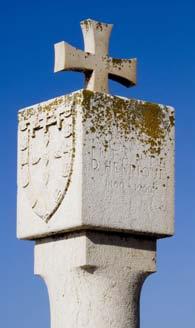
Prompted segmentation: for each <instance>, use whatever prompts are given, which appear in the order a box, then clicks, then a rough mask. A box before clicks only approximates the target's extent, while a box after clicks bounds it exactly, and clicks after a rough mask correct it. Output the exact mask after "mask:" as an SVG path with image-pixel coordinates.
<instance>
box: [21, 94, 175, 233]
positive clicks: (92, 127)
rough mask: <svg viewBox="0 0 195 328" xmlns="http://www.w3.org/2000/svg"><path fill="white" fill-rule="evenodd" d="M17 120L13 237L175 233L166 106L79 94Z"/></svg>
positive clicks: (169, 121) (171, 144)
mask: <svg viewBox="0 0 195 328" xmlns="http://www.w3.org/2000/svg"><path fill="white" fill-rule="evenodd" d="M18 116H19V128H18V199H17V206H18V215H17V216H18V217H17V236H18V238H22V239H36V238H40V237H41V236H48V235H51V234H54V233H55V234H56V233H62V232H64V231H69V230H79V229H91V228H93V229H100V230H113V231H126V232H130V233H136V234H147V235H153V236H156V237H162V236H167V235H172V234H173V232H174V219H173V217H174V110H173V109H172V108H170V107H168V106H162V105H157V104H152V103H148V102H143V101H139V100H132V99H127V98H120V97H116V96H110V95H107V94H104V93H98V92H91V91H87V90H80V91H77V92H75V93H72V94H70V95H66V96H62V97H58V98H55V99H52V100H49V101H47V102H43V103H41V104H38V105H34V106H31V107H29V108H25V109H24V110H21V111H20V112H19V115H18Z"/></svg>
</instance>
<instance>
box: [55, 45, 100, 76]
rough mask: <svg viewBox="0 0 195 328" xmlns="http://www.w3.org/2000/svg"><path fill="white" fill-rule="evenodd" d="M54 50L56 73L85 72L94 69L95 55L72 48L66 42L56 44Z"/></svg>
mask: <svg viewBox="0 0 195 328" xmlns="http://www.w3.org/2000/svg"><path fill="white" fill-rule="evenodd" d="M54 50H55V66H54V72H60V71H66V70H70V71H78V72H79V71H80V72H85V71H89V70H92V69H93V57H94V55H93V54H90V53H86V52H84V51H82V50H79V49H77V48H75V47H72V46H71V45H70V44H68V43H66V42H64V41H62V42H58V43H56V44H55V45H54ZM86 59H87V60H86Z"/></svg>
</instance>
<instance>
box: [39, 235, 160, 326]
mask: <svg viewBox="0 0 195 328" xmlns="http://www.w3.org/2000/svg"><path fill="white" fill-rule="evenodd" d="M155 246H156V242H155V240H150V239H144V238H141V239H140V238H135V237H131V236H129V235H126V234H124V235H122V234H116V233H106V232H97V231H87V232H79V233H68V234H65V235H63V236H61V237H58V238H46V239H42V240H38V241H37V242H36V246H35V273H36V274H38V275H40V276H41V277H42V278H43V279H44V281H45V283H46V285H47V288H48V292H49V298H50V310H51V326H52V327H58V328H64V327H71V328H78V327H101V328H107V327H116V328H117V327H120V328H126V327H131V328H137V327H139V298H140V291H141V287H142V284H143V282H144V280H145V278H146V277H147V276H148V275H149V274H150V273H152V272H154V271H155V254H156V253H155Z"/></svg>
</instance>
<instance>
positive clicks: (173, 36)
mask: <svg viewBox="0 0 195 328" xmlns="http://www.w3.org/2000/svg"><path fill="white" fill-rule="evenodd" d="M194 17H195V4H194V1H189V0H185V1H184V0H181V1H170V0H169V1H168V0H165V1H158V0H156V1H154V0H147V1H131V0H120V1H111V0H109V1H106V0H98V1H89V0H85V1H77V0H75V1H67V0H63V1H61V0H55V1H48V0H47V1H41V0H40V1H36V0H34V1H32V0H30V1H21V0H17V1H2V2H1V10H0V44H1V51H0V67H1V73H0V104H1V129H0V134H1V136H0V149H1V161H0V181H1V183H0V189H1V190H0V195H1V196H0V206H1V220H0V261H1V269H0V327H4V328H11V327H13V326H14V327H16V328H26V327H28V328H34V327H44V328H47V327H48V328H49V302H48V296H47V290H46V287H45V285H44V283H43V282H42V281H41V280H40V279H39V278H37V277H35V276H34V275H33V242H27V241H18V240H17V239H16V232H15V231H16V132H17V111H18V109H20V108H23V107H25V106H28V105H32V104H34V103H37V102H40V101H44V100H47V99H50V98H53V97H56V96H60V95H63V94H66V93H69V92H71V91H73V90H77V89H81V88H82V86H83V77H82V74H79V73H61V74H54V73H53V62H54V52H53V44H54V43H56V42H58V41H61V40H65V41H67V42H69V43H71V44H72V45H74V46H77V47H79V48H82V47H83V40H82V34H81V30H80V26H79V22H80V21H81V20H82V19H85V18H93V19H95V20H100V21H102V22H108V23H113V24H114V28H113V32H112V36H111V43H110V54H111V55H112V56H114V57H124V58H126V57H130V58H131V57H137V58H138V84H137V86H136V87H134V88H131V89H126V88H125V87H123V86H121V85H119V84H117V83H114V82H112V83H111V84H110V87H111V92H112V93H113V94H119V95H121V96H126V97H129V98H131V97H132V98H137V99H143V100H148V101H153V102H157V103H162V104H167V105H171V106H173V107H175V108H176V129H177V133H176V235H175V237H173V238H168V239H164V240H161V241H159V242H158V253H157V258H158V262H157V268H158V271H157V273H156V274H154V275H152V276H150V277H149V278H148V279H147V280H146V282H145V285H144V287H143V289H142V297H141V327H142V328H152V327H158V328H164V327H166V328H169V327H170V328H172V327H177V328H183V327H194V326H195V311H194V310H195V297H194V295H195V257H194V251H195V238H194V235H195V217H194V213H195V211H194V204H195V192H194V183H195V169H194V168H195V128H194V126H195V94H194V90H195V79H194V76H195V65H194V58H195V38H194V36H195V19H194Z"/></svg>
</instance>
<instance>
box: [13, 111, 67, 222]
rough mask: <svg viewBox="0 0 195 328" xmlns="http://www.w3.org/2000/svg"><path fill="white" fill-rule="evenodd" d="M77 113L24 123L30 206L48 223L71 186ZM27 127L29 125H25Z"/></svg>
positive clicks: (22, 136) (43, 116)
mask: <svg viewBox="0 0 195 328" xmlns="http://www.w3.org/2000/svg"><path fill="white" fill-rule="evenodd" d="M73 116H74V115H73V109H72V108H71V110H69V109H67V108H62V107H61V108H60V109H59V108H58V110H57V109H56V110H55V111H54V112H52V114H51V113H49V114H48V113H44V112H43V113H40V112H39V113H38V115H37V114H36V115H34V116H33V117H31V118H30V119H29V120H28V121H27V122H24V121H23V122H22V123H20V127H21V128H20V132H21V134H20V143H19V147H20V170H21V171H20V172H21V183H22V187H23V189H24V190H25V192H26V195H27V197H28V200H29V202H30V206H31V208H32V210H33V211H34V213H35V214H37V215H38V216H39V217H40V218H41V219H43V220H44V221H45V222H48V221H49V219H51V217H52V215H53V214H54V213H55V211H56V210H57V209H58V207H59V206H60V204H61V202H62V200H63V198H64V196H65V194H66V192H67V190H68V187H69V185H70V181H71V175H72V169H73V159H74V119H73ZM24 123H25V124H24Z"/></svg>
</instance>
